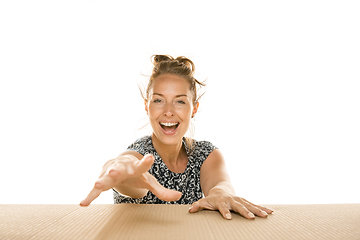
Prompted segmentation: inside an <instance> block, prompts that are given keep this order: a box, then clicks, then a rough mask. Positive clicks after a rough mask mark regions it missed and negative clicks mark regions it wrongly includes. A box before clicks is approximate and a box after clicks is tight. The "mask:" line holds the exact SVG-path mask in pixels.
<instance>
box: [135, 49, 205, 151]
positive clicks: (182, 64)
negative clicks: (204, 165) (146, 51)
mask: <svg viewBox="0 0 360 240" xmlns="http://www.w3.org/2000/svg"><path fill="white" fill-rule="evenodd" d="M151 58H152V63H153V65H154V68H153V70H152V74H151V76H150V79H149V82H148V83H147V87H146V90H145V92H143V91H142V90H141V89H140V92H141V96H142V97H143V99H144V100H145V101H148V99H149V94H150V91H151V88H152V85H153V82H154V79H155V78H157V77H158V76H160V75H162V74H174V75H176V76H179V77H182V78H184V79H186V80H187V81H188V82H189V84H190V92H191V93H192V95H193V101H192V103H193V105H194V106H195V105H196V104H197V103H198V101H199V99H200V98H201V97H202V95H203V94H201V95H200V96H198V89H199V88H201V87H203V86H205V83H204V82H200V81H198V80H197V79H196V78H194V73H195V64H194V63H193V62H192V61H191V60H190V59H188V58H186V57H183V56H180V57H177V58H173V57H172V56H169V55H153V56H152V57H151ZM190 135H191V136H190V137H185V141H186V143H187V146H188V149H189V152H191V151H192V150H193V148H194V146H193V143H194V142H193V139H192V137H193V136H192V135H193V129H191V127H190Z"/></svg>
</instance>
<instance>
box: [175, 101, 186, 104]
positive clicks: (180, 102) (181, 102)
mask: <svg viewBox="0 0 360 240" xmlns="http://www.w3.org/2000/svg"><path fill="white" fill-rule="evenodd" d="M177 103H178V104H185V102H184V101H183V100H179V101H177Z"/></svg>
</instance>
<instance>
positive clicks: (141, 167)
mask: <svg viewBox="0 0 360 240" xmlns="http://www.w3.org/2000/svg"><path fill="white" fill-rule="evenodd" d="M154 160H155V158H154V156H153V155H151V154H146V155H145V156H144V157H143V158H142V159H141V160H140V161H138V162H137V163H136V164H135V166H136V169H137V170H138V172H140V173H145V172H147V171H149V169H150V168H151V166H152V165H153V164H154Z"/></svg>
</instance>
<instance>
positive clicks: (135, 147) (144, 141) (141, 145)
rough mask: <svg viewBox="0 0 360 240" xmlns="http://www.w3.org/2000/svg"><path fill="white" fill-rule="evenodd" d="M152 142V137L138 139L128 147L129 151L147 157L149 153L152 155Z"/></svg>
mask: <svg viewBox="0 0 360 240" xmlns="http://www.w3.org/2000/svg"><path fill="white" fill-rule="evenodd" d="M152 146H153V145H152V141H151V136H144V137H142V138H139V139H137V140H136V141H135V142H133V143H132V144H130V145H129V146H128V147H127V149H126V150H127V151H135V152H138V153H141V154H142V155H145V154H147V153H150V152H151V150H152V148H153V147H152Z"/></svg>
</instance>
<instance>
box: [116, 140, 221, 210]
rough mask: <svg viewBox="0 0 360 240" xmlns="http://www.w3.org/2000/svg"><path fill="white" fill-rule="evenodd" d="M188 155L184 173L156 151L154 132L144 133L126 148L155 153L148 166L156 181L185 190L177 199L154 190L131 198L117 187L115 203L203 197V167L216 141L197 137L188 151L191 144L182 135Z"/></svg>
mask: <svg viewBox="0 0 360 240" xmlns="http://www.w3.org/2000/svg"><path fill="white" fill-rule="evenodd" d="M183 145H184V146H185V149H186V152H187V155H188V164H187V167H186V169H185V171H184V172H183V173H174V172H172V171H170V170H169V169H168V168H167V166H166V165H165V163H164V162H163V161H162V160H161V158H160V156H159V154H158V153H157V152H156V150H155V148H154V146H153V144H152V139H151V136H145V137H143V138H140V139H138V140H136V141H135V142H134V143H133V144H131V145H130V146H129V147H128V148H127V151H135V152H138V153H140V154H141V155H143V156H144V155H146V154H149V153H150V154H152V155H153V156H154V157H155V161H154V164H153V165H152V167H151V168H150V169H149V173H150V174H152V175H153V176H154V177H155V178H156V179H157V181H158V182H159V183H160V184H161V185H162V186H164V187H166V188H169V189H173V190H176V191H179V192H182V196H181V198H180V199H179V200H178V201H174V202H166V201H163V200H160V199H159V198H157V197H156V196H155V195H154V194H153V193H152V192H150V191H149V192H148V193H147V195H145V196H144V197H143V198H130V197H126V196H123V195H121V194H119V193H118V192H117V191H115V190H114V203H115V204H118V203H143V204H145V203H146V204H192V203H193V202H196V201H198V200H199V199H201V198H202V197H203V192H202V190H201V186H200V168H201V166H202V164H203V162H204V161H205V160H206V159H207V157H208V156H209V154H210V153H211V152H212V151H213V150H214V149H216V147H215V146H214V145H212V144H211V143H210V142H207V141H196V140H194V146H195V147H194V149H193V150H192V151H191V153H190V154H189V149H188V146H187V145H186V142H185V139H183Z"/></svg>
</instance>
